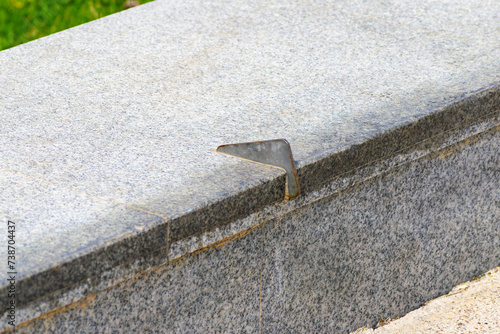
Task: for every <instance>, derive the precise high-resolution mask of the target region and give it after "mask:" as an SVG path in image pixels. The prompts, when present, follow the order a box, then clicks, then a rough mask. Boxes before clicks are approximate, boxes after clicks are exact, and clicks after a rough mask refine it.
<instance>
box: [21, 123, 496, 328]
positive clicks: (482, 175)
mask: <svg viewBox="0 0 500 334" xmlns="http://www.w3.org/2000/svg"><path fill="white" fill-rule="evenodd" d="M499 144H500V132H499V131H498V127H497V128H493V130H490V131H488V132H486V133H483V134H480V135H478V136H475V137H472V138H469V139H467V140H465V141H462V142H460V143H458V144H456V145H454V146H453V147H449V148H447V149H445V150H442V151H440V152H437V153H436V154H433V155H431V156H428V157H425V158H422V159H420V160H418V161H416V162H412V163H410V164H408V165H406V166H402V167H399V168H397V169H394V170H391V171H388V172H386V173H384V174H383V175H381V176H378V177H375V178H374V179H372V180H369V181H367V182H365V183H363V184H360V185H357V186H354V187H352V188H349V189H347V190H345V191H342V192H340V193H336V194H332V195H331V196H327V197H325V198H323V199H321V200H319V201H317V202H314V203H312V204H309V205H307V206H304V207H302V208H300V209H297V210H295V211H293V212H291V213H289V214H287V215H285V216H283V217H280V218H276V219H275V220H273V221H271V222H269V223H266V224H264V225H262V226H261V227H258V228H256V229H255V230H254V231H253V232H251V233H249V234H248V235H246V236H244V237H242V238H239V239H236V240H235V241H233V242H230V243H228V244H226V245H223V246H221V247H218V248H212V249H210V250H208V251H205V252H201V253H198V254H195V255H191V256H188V257H186V258H184V259H183V260H181V261H180V262H173V263H170V264H169V265H167V266H163V267H160V268H158V269H157V270H154V271H151V272H148V273H145V274H143V275H140V276H138V277H137V278H135V279H132V280H129V281H126V282H124V283H121V284H119V285H117V286H115V287H112V288H110V289H108V290H106V291H104V292H102V293H99V294H97V295H95V296H93V297H92V298H89V299H87V300H85V301H83V302H81V303H79V304H75V305H73V306H71V307H68V308H66V309H62V310H59V311H58V312H56V313H54V314H51V315H48V316H44V317H41V318H39V319H37V320H35V321H32V322H30V323H28V324H27V325H25V326H23V327H19V328H18V329H17V332H19V333H31V332H33V331H34V330H36V329H38V330H39V329H44V330H46V331H51V332H75V333H80V332H82V333H85V332H89V333H90V332H92V333H94V332H103V333H108V332H109V333H113V332H119V331H131V330H133V331H136V332H167V333H178V332H189V333H217V332H252V333H255V332H257V331H258V330H259V328H260V330H261V331H262V332H263V333H286V332H294V333H312V332H335V333H338V332H349V331H352V330H355V329H356V328H359V327H362V326H365V325H367V324H368V325H371V326H373V325H375V324H376V323H377V322H378V321H379V320H380V318H395V317H398V316H401V315H403V314H405V313H407V312H409V311H411V310H412V309H415V308H417V307H419V306H421V305H422V304H423V303H424V302H425V301H427V300H429V299H432V298H435V297H437V296H439V295H442V294H444V293H447V292H448V291H449V290H450V289H451V288H452V287H453V286H455V285H457V284H458V283H460V282H463V281H466V280H469V279H471V278H472V276H473V275H479V274H481V273H483V272H485V271H487V270H488V269H490V268H493V267H495V266H497V265H498V263H499V261H500V253H499V252H500V250H499V248H498V247H497V245H498V244H499V242H500V226H499V224H498V222H499V219H500V205H499V203H500V191H499V189H500V169H499V166H500V156H499V154H498V147H499ZM261 261H262V263H261ZM259 326H260V327H259Z"/></svg>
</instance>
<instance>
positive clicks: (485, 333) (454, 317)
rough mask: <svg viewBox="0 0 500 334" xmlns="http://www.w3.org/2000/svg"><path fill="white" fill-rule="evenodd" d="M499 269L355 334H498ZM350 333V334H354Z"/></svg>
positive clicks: (499, 317) (499, 328)
mask: <svg viewBox="0 0 500 334" xmlns="http://www.w3.org/2000/svg"><path fill="white" fill-rule="evenodd" d="M499 299H500V267H499V268H495V269H493V270H490V271H488V272H487V273H486V274H484V276H482V277H478V278H476V279H475V280H472V281H469V282H465V283H463V284H460V285H458V286H456V287H455V288H453V290H452V291H451V292H450V293H449V294H447V295H445V296H441V297H439V298H437V299H434V300H431V301H429V302H427V303H425V305H424V306H422V307H421V308H419V309H418V310H415V311H412V312H410V313H409V314H407V315H405V316H404V317H402V318H401V319H397V320H393V321H390V319H387V322H389V321H390V322H389V323H388V324H386V325H383V326H381V327H379V328H377V329H375V330H374V329H372V328H360V329H358V330H356V331H355V332H354V333H356V334H393V333H409V334H413V333H429V334H434V333H436V334H437V333H439V334H455V333H477V334H479V333H481V334H495V333H498V332H500V307H499ZM354 333H353V334H354Z"/></svg>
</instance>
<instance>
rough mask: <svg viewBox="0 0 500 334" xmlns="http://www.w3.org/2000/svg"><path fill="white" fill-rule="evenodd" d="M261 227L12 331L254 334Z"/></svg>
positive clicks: (258, 286) (256, 321) (256, 315)
mask: <svg viewBox="0 0 500 334" xmlns="http://www.w3.org/2000/svg"><path fill="white" fill-rule="evenodd" d="M261 251H262V229H261V228H258V229H256V230H255V231H254V232H253V233H250V234H249V235H247V236H245V237H243V238H240V239H238V241H237V242H232V243H230V244H228V245H224V246H223V247H218V248H214V249H211V250H208V251H206V252H203V253H199V254H196V255H194V256H191V257H188V258H185V259H183V260H180V261H176V262H171V263H170V264H168V265H164V266H161V267H158V268H157V269H155V270H152V271H148V272H145V273H143V274H142V275H137V277H135V278H133V279H129V280H127V281H125V282H122V283H120V284H117V285H115V286H113V287H110V288H108V289H107V290H105V291H104V292H102V293H99V294H94V295H91V296H90V297H88V298H86V299H83V300H81V301H80V302H77V303H74V304H72V305H70V306H68V307H66V308H63V309H60V310H58V312H56V313H54V314H49V315H46V316H43V317H41V318H39V319H37V320H35V321H33V322H30V323H28V324H26V325H24V326H21V327H17V328H16V329H15V330H14V332H15V333H35V332H37V333H40V332H54V333H256V332H257V331H258V328H259V291H260V289H259V288H260V263H261V258H260V256H261Z"/></svg>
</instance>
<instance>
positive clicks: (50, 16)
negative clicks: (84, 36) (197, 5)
mask: <svg viewBox="0 0 500 334" xmlns="http://www.w3.org/2000/svg"><path fill="white" fill-rule="evenodd" d="M150 1H152V0H139V1H130V0H0V50H5V49H8V48H11V47H13V46H16V45H19V44H22V43H26V42H29V41H32V40H34V39H37V38H40V37H43V36H47V35H50V34H53V33H55V32H58V31H61V30H64V29H68V28H71V27H74V26H77V25H79V24H82V23H86V22H89V21H92V20H95V19H98V18H100V17H104V16H106V15H109V14H113V13H116V12H119V11H122V10H124V9H127V8H129V7H133V6H136V5H139V4H143V3H146V2H150Z"/></svg>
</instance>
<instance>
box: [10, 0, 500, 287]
mask: <svg viewBox="0 0 500 334" xmlns="http://www.w3.org/2000/svg"><path fill="white" fill-rule="evenodd" d="M499 83H500V2H498V1H479V0H475V1H465V0H463V1H459V0H453V1H448V2H446V3H436V2H430V1H429V2H419V3H418V4H415V3H414V2H412V1H361V0H359V1H336V2H334V3H330V2H327V1H319V0H318V1H281V0H278V1H259V0H251V1H213V2H212V1H204V2H201V1H193V0H188V1H182V2H177V1H163V0H157V1H155V2H152V3H149V4H146V5H143V6H140V7H137V8H133V9H131V10H127V11H125V12H122V13H118V14H115V15H112V16H109V17H106V18H103V19H100V20H97V21H94V22H91V23H88V24H85V25H82V26H79V27H75V28H72V29H69V30H67V31H63V32H61V33H57V34H55V35H52V36H49V37H46V38H42V39H40V40H37V41H34V42H30V43H27V44H25V45H21V46H18V47H15V48H12V49H9V50H5V51H2V52H0V156H1V159H0V189H2V190H1V192H0V219H1V220H2V224H4V226H5V225H6V224H7V221H8V220H10V221H13V222H15V224H16V245H17V248H18V252H17V269H18V272H19V279H26V278H29V277H34V276H35V275H37V274H39V273H42V272H47V270H48V269H50V268H52V269H54V268H56V269H57V268H59V267H60V266H61V265H62V264H68V263H70V261H73V260H75V259H79V258H82V256H84V255H88V254H91V253H93V252H96V251H97V250H100V253H99V254H100V255H99V257H95V258H92V257H89V261H92V263H97V267H98V266H99V261H107V259H106V256H107V255H106V254H107V253H106V249H113V252H114V253H113V254H111V255H109V256H112V257H113V260H110V261H109V263H108V265H109V266H114V265H116V264H117V263H119V262H121V261H126V260H127V257H134V256H135V257H137V256H138V255H140V254H136V253H140V252H148V251H154V250H157V249H161V247H165V245H166V243H167V240H168V238H170V239H176V238H177V239H178V238H181V237H185V236H187V235H189V234H194V233H197V232H199V231H198V230H197V229H198V228H200V229H201V228H208V227H210V226H211V225H210V224H211V223H210V221H209V220H210V219H211V218H210V219H208V218H207V219H205V220H204V222H203V224H201V225H199V226H198V225H196V226H197V227H193V228H190V229H185V230H182V229H183V226H181V225H182V224H181V223H179V224H180V225H179V226H173V225H172V226H170V225H169V224H171V222H175V221H176V219H178V218H179V217H183V216H186V215H187V214H190V213H192V212H196V211H197V210H201V209H203V208H210V205H213V204H214V203H218V202H220V201H224V200H226V199H228V198H231V197H234V196H241V197H238V198H239V202H238V201H237V202H235V203H236V205H234V204H235V203H233V204H232V205H231V206H232V207H235V206H238V205H237V204H238V203H239V204H240V206H241V207H244V206H246V205H249V204H248V203H251V202H252V200H253V199H252V198H245V195H244V194H245V193H243V192H244V191H248V190H251V189H253V188H255V187H259V186H262V185H265V184H268V183H273V182H274V181H275V180H277V179H280V178H281V179H283V180H284V178H283V175H284V172H282V171H280V170H278V169H274V168H270V167H266V166H262V165H258V164H252V163H249V162H246V161H241V160H239V159H234V158H231V157H228V156H224V155H221V154H218V153H216V152H215V149H216V148H217V147H218V146H219V145H222V144H230V143H237V142H249V141H256V140H269V139H275V138H286V139H287V140H288V142H289V143H290V145H291V147H292V151H293V154H294V158H295V161H296V166H297V168H298V169H299V171H300V169H301V168H302V167H305V166H307V165H310V164H312V163H315V162H317V161H319V160H321V159H323V158H325V157H329V156H331V155H334V154H336V153H338V152H341V151H343V150H346V149H348V148H350V147H353V146H354V145H358V144H361V143H363V142H366V141H367V140H369V139H371V138H375V137H377V136H379V135H381V134H383V133H387V132H389V131H392V130H394V129H397V128H400V127H401V126H404V125H408V124H410V123H413V122H416V121H417V120H419V119H422V118H423V117H425V116H428V115H433V114H435V113H437V112H439V111H440V110H443V108H445V107H447V106H449V105H451V104H453V103H455V102H457V101H460V100H461V99H463V98H465V97H467V96H470V95H474V94H476V93H478V92H482V91H486V90H491V89H493V90H495V89H496V88H495V87H497V86H498V85H499ZM381 154H382V153H381ZM299 176H300V173H299ZM281 179H280V180H281ZM283 182H284V181H283ZM280 189H281V188H280ZM281 190H282V189H281ZM242 193H243V195H241V194H242ZM249 194H251V193H249ZM280 196H281V197H284V193H283V194H281V195H280ZM272 198H274V199H276V196H274V197H272ZM278 198H279V197H278ZM242 199H243V200H242ZM235 210H236V209H235ZM239 212H241V213H245V212H244V209H242V211H239ZM217 214H218V215H219V216H220V215H222V216H223V214H220V213H217ZM208 216H210V215H208ZM217 219H219V218H217ZM220 220H224V218H223V217H222V218H220ZM181 230H182V231H181ZM5 231H6V229H5ZM177 231H181V232H177ZM176 233H178V234H179V237H176V235H177V234H176ZM138 236H140V237H141V238H146V239H147V240H148V245H147V246H144V245H137V242H136V243H134V247H136V248H134V247H128V246H129V245H128V244H127V243H128V242H129V241H130V242H135V241H134V240H135V239H134V238H136V237H138ZM0 238H1V239H0V240H1V241H2V244H4V245H5V244H6V242H7V234H6V233H3V234H2V235H1V236H0ZM148 238H149V239H148ZM146 239H141V240H146ZM117 244H120V245H121V246H123V249H132V251H130V252H131V253H130V254H129V253H127V254H125V255H123V256H121V257H120V256H118V255H116V254H118V253H120V252H122V250H123V249H122V248H116V249H114V248H112V247H113V246H114V245H117ZM121 246H120V247H121ZM106 247H108V248H106ZM109 247H111V248H109ZM127 247H128V248H127ZM103 249H104V250H103ZM109 252H111V251H109ZM134 252H136V253H134ZM113 261H114V262H113ZM78 266H79V267H78V268H79V269H78V270H80V271H85V268H86V265H85V262H79V263H78ZM70 267H71V264H69V267H66V269H67V268H69V269H68V270H69V271H68V272H72V271H71V270H72V268H70ZM66 269H65V270H66ZM70 269H71V270H70ZM92 270H94V271H93V272H91V273H89V275H92V274H94V273H95V272H96V271H95V270H97V271H98V270H99V269H96V268H94V269H92ZM5 275H6V272H5V271H0V280H1V281H2V287H3V286H4V284H5V281H6V280H5V279H4V278H5ZM84 276H85V275H83V276H78V275H73V276H71V275H69V276H67V277H84ZM40 282H42V281H40ZM33 284H35V283H33ZM36 284H38V283H36ZM40 284H41V283H40Z"/></svg>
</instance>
